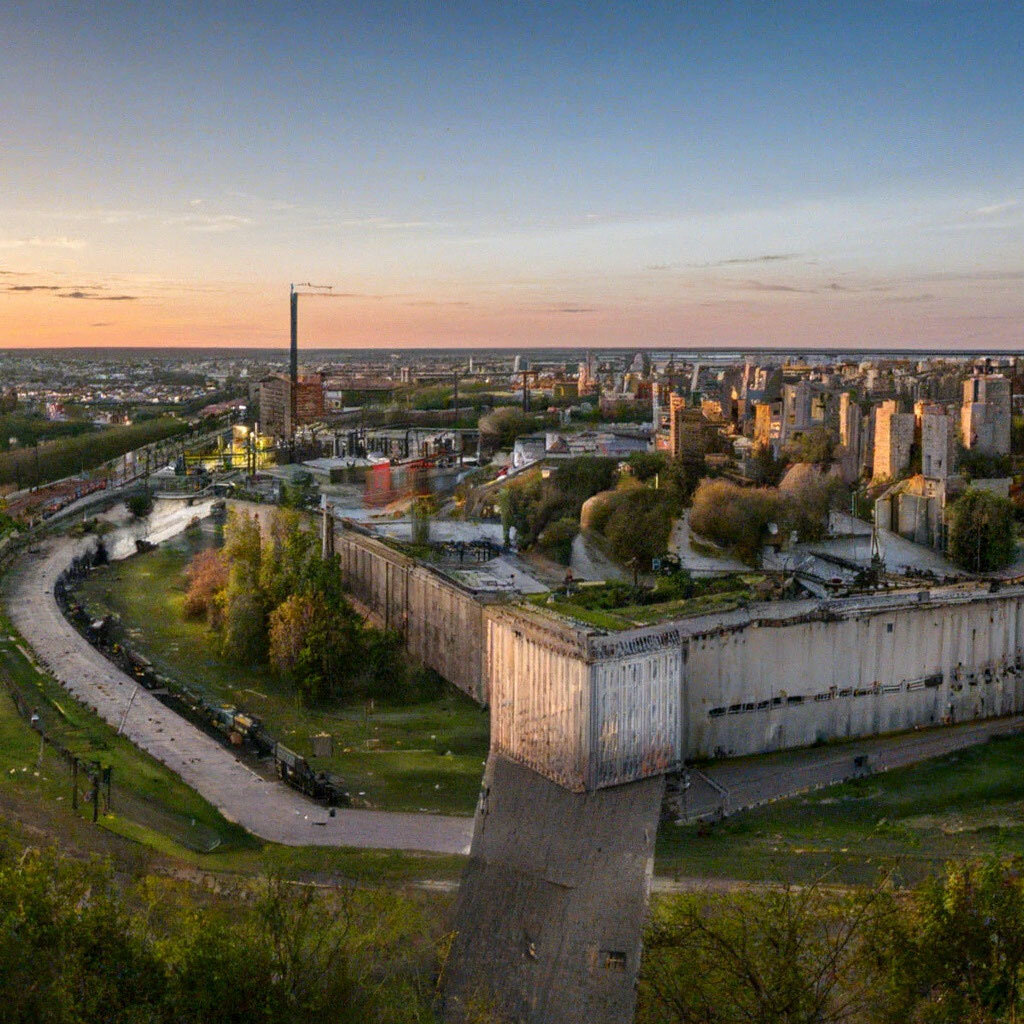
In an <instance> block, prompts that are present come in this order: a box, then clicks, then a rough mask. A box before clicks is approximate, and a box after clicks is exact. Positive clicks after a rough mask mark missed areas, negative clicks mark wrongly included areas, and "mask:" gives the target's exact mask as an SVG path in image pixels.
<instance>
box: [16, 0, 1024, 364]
mask: <svg viewBox="0 0 1024 1024" xmlns="http://www.w3.org/2000/svg"><path fill="white" fill-rule="evenodd" d="M0 38H2V39H3V40H4V58H5V59H4V63H3V65H2V66H0V89H2V90H3V94H4V96H5V97H6V100H7V102H6V103H5V105H4V106H5V114H4V117H3V118H2V119H0V144H2V150H0V185H2V190H0V271H6V272H7V273H6V274H0V278H2V280H0V287H3V286H4V283H5V282H7V281H8V279H10V280H11V281H12V282H13V284H14V285H15V286H17V285H19V284H20V285H21V287H20V288H19V290H18V291H11V290H10V289H11V284H7V294H6V295H5V296H0V299H2V301H0V343H5V342H6V343H7V344H33V343H35V344H54V343H67V344H90V343H91V344H110V343H124V344H132V343H147V342H151V343H154V344H157V343H163V344H174V343H196V344H215V343H224V344H231V343H238V344H245V343H250V342H251V343H253V344H276V343H278V342H279V341H280V340H281V339H282V338H283V337H284V335H285V333H286V330H287V321H286V319H282V318H281V317H280V313H279V310H280V307H281V303H282V298H281V296H282V294H283V293H286V291H287V284H288V282H289V281H290V280H307V279H310V278H312V279H314V280H320V279H324V280H327V281H330V282H333V283H335V284H336V285H337V287H338V290H339V291H341V292H343V293H345V294H346V296H347V298H346V299H344V300H342V301H338V302H324V303H321V304H319V305H318V306H317V307H316V309H315V310H314V309H313V308H312V307H311V312H310V315H309V318H308V329H309V331H310V333H311V335H312V337H311V339H310V340H315V341H316V342H318V343H324V344H329V343H337V344H345V343H350V344H360V345H364V344H380V345H398V344H445V343H451V344H458V343H461V342H464V343H466V344H470V343H472V344H486V343H488V342H493V343H497V344H502V343H507V344H516V345H528V344H563V343H569V342H578V343H580V344H601V343H605V344H630V343H636V344H671V343H678V344H692V343H719V344H724V345H734V344H743V343H748V344H752V345H753V344H765V343H776V344H794V345H799V344H821V343H827V342H834V343H837V344H843V343H846V344H855V343H862V344H878V343H883V342H886V341H891V342H892V343H893V344H901V345H905V344H915V343H920V344H927V345H933V344H936V343H941V342H942V341H944V340H948V341H949V342H950V343H951V344H957V345H960V344H985V343H990V344H993V345H1000V346H1002V345H1006V344H1013V343H1015V341H1014V339H1019V338H1020V323H1021V320H1020V315H1021V304H1022V303H1021V300H1020V299H1019V297H1018V293H1020V291H1021V288H1020V284H1021V277H1022V274H1021V272H1022V270H1024V255H1022V254H1024V131H1022V130H1021V126H1022V124H1024V42H1022V40H1024V6H1022V5H1021V4H1018V3H997V2H989V3H985V2H963V3H960V2H955V0H947V2H899V0H894V2H889V3H835V4H827V5H826V4H790V3H759V4H732V3H713V2H707V3H664V4H659V3H653V4H652V3H648V4H635V3H634V4H582V3H581V4H528V3H511V2H510V3H504V4H466V3H422V4H388V3H382V4H372V5H371V4H342V5H338V4H330V5H328V4H306V5H295V4H283V3H282V4H276V3H262V4H261V3H253V4H241V3H239V4H230V3H210V4H207V5H205V7H203V8H201V9H197V8H195V7H194V6H193V5H191V4H189V5H185V4H166V3H164V4H157V3H147V2H142V3H132V4H114V3H109V4H99V5H97V6H96V7H93V6H91V5H85V4H59V5H58V4H51V5H43V4H38V3H34V4H17V3H13V4H12V3H8V4H5V5H4V6H3V7H2V8H0ZM15 278H17V280H16V281H15V280H14V279H15ZM36 285H38V288H36V287H35V286H36ZM30 289H32V290H30ZM61 289H63V291H61ZM74 294H82V295H86V296H88V297H89V299H90V301H88V302H84V301H68V300H69V299H70V298H71V296H72V295H74ZM115 295H117V296H121V298H120V299H118V300H117V301H113V296H115ZM125 296H131V299H130V300H129V299H126V298H125ZM83 307H86V308H83ZM94 314H98V315H95V316H94ZM93 324H99V325H102V326H95V327H94V326H92V325H93ZM4 335H6V338H4Z"/></svg>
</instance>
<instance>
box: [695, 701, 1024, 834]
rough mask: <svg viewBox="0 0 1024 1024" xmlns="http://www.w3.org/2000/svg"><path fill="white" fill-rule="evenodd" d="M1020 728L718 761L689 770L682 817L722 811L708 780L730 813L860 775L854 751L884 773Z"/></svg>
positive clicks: (986, 725) (1008, 724) (983, 725)
mask: <svg viewBox="0 0 1024 1024" xmlns="http://www.w3.org/2000/svg"><path fill="white" fill-rule="evenodd" d="M1022 730H1024V717H1022V716H1014V717H1010V718H995V719H987V720H985V721H981V722H965V723H964V724H962V725H956V726H945V727H938V728H934V729H922V730H920V731H918V732H912V733H900V734H899V735H896V736H878V737H874V738H871V739H864V740H852V741H851V742H849V743H842V744H836V745H832V746H826V747H813V748H811V749H807V750H794V751H786V752H780V753H779V754H769V755H767V756H764V757H744V758H735V759H732V760H726V761H722V762H720V763H717V764H712V765H710V766H708V767H705V768H704V769H703V771H702V772H691V775H690V781H691V785H690V789H689V791H688V792H687V801H686V807H685V811H686V817H688V818H691V819H692V818H695V817H701V816H703V815H709V814H716V813H718V812H720V811H721V810H722V808H723V796H722V794H721V793H720V792H719V791H718V790H716V789H715V788H714V786H713V785H711V784H709V782H708V781H707V780H709V779H710V780H711V783H714V784H717V785H718V786H720V787H722V789H724V790H725V791H726V793H727V796H726V798H725V802H724V809H725V812H726V813H729V814H731V813H735V812H736V811H740V810H744V809H745V808H748V807H756V806H757V805H759V804H764V803H768V802H770V801H772V800H779V799H782V798H784V797H787V796H793V795H795V794H797V793H801V792H806V791H807V790H810V789H818V788H821V787H822V786H829V785H832V784H833V783H836V782H844V781H846V780H847V779H851V778H853V777H854V776H855V775H856V774H857V773H858V769H857V767H856V766H855V765H854V758H855V757H857V756H858V755H866V756H867V758H868V767H869V769H870V770H871V771H873V772H878V771H888V770H889V769H892V768H903V767H905V766H907V765H911V764H916V763H917V762H919V761H926V760H928V759H929V758H932V757H940V756H942V755H943V754H948V753H951V752H952V751H954V750H961V749H963V748H964V747H969V746H972V745H974V744H977V743H984V742H985V741H986V740H988V739H989V738H991V737H992V736H1000V735H1002V736H1005V735H1010V734H1012V733H1018V732H1021V731H1022Z"/></svg>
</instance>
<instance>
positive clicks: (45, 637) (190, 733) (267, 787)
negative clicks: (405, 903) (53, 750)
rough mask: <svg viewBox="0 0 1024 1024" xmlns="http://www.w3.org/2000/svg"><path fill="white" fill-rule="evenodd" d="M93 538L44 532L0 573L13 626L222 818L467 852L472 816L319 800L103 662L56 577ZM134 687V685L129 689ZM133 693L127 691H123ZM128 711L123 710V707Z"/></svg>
mask: <svg viewBox="0 0 1024 1024" xmlns="http://www.w3.org/2000/svg"><path fill="white" fill-rule="evenodd" d="M91 543H92V541H91V540H90V539H89V538H86V539H82V540H75V539H73V538H69V537H53V538H47V539H46V540H44V541H42V542H40V544H39V545H38V548H37V549H36V550H37V552H38V553H37V554H32V553H29V554H26V555H24V556H22V557H21V558H20V559H19V560H18V562H17V563H16V564H15V565H14V566H13V567H12V568H11V570H10V571H9V572H8V573H7V574H6V576H5V578H4V581H3V599H4V603H5V605H6V607H7V611H8V614H9V615H10V617H11V621H12V622H13V623H14V626H15V628H16V629H17V630H18V632H19V633H20V634H21V635H22V636H23V637H24V638H25V640H26V641H27V642H28V644H29V645H30V646H31V647H32V649H33V651H34V652H35V655H36V657H37V658H38V659H39V661H40V662H41V663H42V664H43V665H44V666H45V667H46V668H47V670H48V671H49V672H50V673H51V674H52V675H53V676H54V677H55V678H56V679H57V680H58V681H59V682H60V683H61V685H62V686H64V687H65V688H66V689H67V690H69V691H70V692H71V693H72V694H73V695H74V696H75V697H77V698H78V699H79V700H80V701H82V703H84V704H86V705H88V706H89V707H94V708H95V709H96V711H97V712H98V713H99V715H100V716H101V717H102V718H103V719H104V720H105V721H106V722H107V723H108V724H110V725H112V726H113V727H114V728H115V729H116V728H118V726H120V725H121V723H122V718H124V724H123V728H122V732H123V733H124V735H125V736H127V737H128V738H129V739H130V740H131V741H132V742H133V743H134V744H135V745H136V746H138V747H141V748H142V749H143V750H145V751H147V752H148V753H149V754H151V755H152V756H153V757H155V758H156V759H157V760H158V761H160V762H162V763H163V764H165V765H166V766H167V767H168V768H170V769H171V771H173V772H175V773H176V774H177V775H179V776H180V777H181V778H182V779H183V780H184V781H185V782H186V783H187V784H188V785H189V786H191V787H192V788H193V789H194V790H196V792H198V793H199V794H200V795H202V796H203V797H205V798H206V799H207V800H208V801H209V802H210V803H211V804H213V805H214V806H215V807H216V808H217V809H218V810H219V811H220V812H221V813H222V814H223V815H224V817H225V818H227V819H229V820H230V821H233V822H236V823H238V824H239V825H242V826H243V827H245V828H246V829H248V830H249V831H250V832H252V833H254V834H255V835H257V836H259V837H260V838H261V839H266V840H268V841H270V842H275V843H284V844H287V845H289V846H355V847H363V848H369V849H390V850H421V851H425V852H431V853H462V854H464V853H468V852H469V845H470V841H471V839H472V837H473V819H472V818H455V817H443V816H441V815H434V814H398V813H393V812H387V811H364V810H348V809H345V808H339V809H338V810H337V812H336V816H335V817H334V818H331V817H329V815H328V813H327V809H326V808H325V807H322V806H320V805H319V804H315V803H313V802H312V801H310V800H307V799H306V798H305V797H304V796H302V795H301V794H299V793H297V792H296V791H295V790H292V789H288V788H287V787H286V786H284V785H282V784H280V783H277V782H270V781H267V780H265V779H262V778H260V777H259V776H258V775H256V774H255V772H253V771H251V770H250V769H249V768H247V767H246V766H245V765H244V764H242V762H240V761H239V760H237V759H236V758H235V757H234V756H233V755H232V754H231V752H230V751H228V750H227V749H225V748H224V747H223V746H221V745H220V744H219V743H218V742H217V741H216V740H215V739H213V738H211V737H210V736H207V735H206V734H205V733H203V732H201V731H200V730H199V729H197V728H196V727H195V726H193V725H191V724H190V723H189V722H187V721H185V719H183V718H181V717H180V716H178V715H176V714H175V713H174V712H173V711H171V710H170V708H168V707H165V706H164V705H163V704H161V703H160V701H158V700H157V699H156V697H154V696H153V695H152V694H151V693H149V692H148V691H147V690H145V689H143V688H142V687H140V686H138V684H137V683H136V682H135V680H133V679H131V678H130V677H129V676H127V675H126V674H125V673H124V672H122V671H121V670H120V669H118V668H117V667H116V666H115V665H113V664H111V663H110V662H109V661H107V659H106V658H104V657H103V655H102V654H100V652H99V651H97V650H96V649H95V648H94V647H92V646H91V645H90V644H89V643H88V642H87V641H86V640H85V638H84V637H82V636H81V635H80V634H79V633H78V632H76V631H75V630H74V629H73V628H72V626H71V624H70V623H69V622H68V621H67V620H66V619H65V618H64V616H63V615H62V614H61V611H60V608H59V607H58V605H57V601H56V599H55V598H54V596H53V588H54V584H55V583H56V581H57V577H58V576H59V575H60V574H61V573H62V572H63V571H64V569H66V568H67V566H68V565H69V564H70V563H71V560H72V559H73V558H74V557H75V555H77V554H80V553H82V552H84V551H85V550H86V549H87V548H88V547H89V545H90V544H91ZM136 691H137V692H136ZM133 693H134V694H135V697H134V700H133V699H132V694H133ZM126 712H127V717H125V714H126Z"/></svg>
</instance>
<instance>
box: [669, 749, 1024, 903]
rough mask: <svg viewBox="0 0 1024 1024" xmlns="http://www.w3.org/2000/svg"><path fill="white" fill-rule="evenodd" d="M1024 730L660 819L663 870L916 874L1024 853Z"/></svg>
mask: <svg viewBox="0 0 1024 1024" xmlns="http://www.w3.org/2000/svg"><path fill="white" fill-rule="evenodd" d="M1022 763H1024V737H1013V738H1010V739H998V740H993V741H991V742H989V743H987V744H983V745H981V746H978V747H973V748H971V749H969V750H966V751H960V752H958V753H956V754H950V755H948V756H947V757H943V758H937V759H935V760H933V761H926V762H924V763H923V764H920V765H916V766H914V767H910V768H902V769H898V770H896V771H891V772H884V773H881V774H879V775H876V776H869V777H867V778H865V779H862V780H858V781H855V782H849V783H844V784H842V785H838V786H832V787H829V788H828V789H824V790H820V791H817V792H814V793H810V794H808V795H806V796H801V797H794V798H793V799H790V800H783V801H779V802H777V803H773V804H768V805H767V806H765V807H761V808H758V809H756V810H752V811H747V812H744V813H742V814H737V815H735V816H734V817H730V818H726V819H725V820H724V821H723V822H720V823H719V824H717V825H714V826H713V827H711V828H710V829H702V828H699V827H698V826H694V825H690V826H684V827H679V826H676V825H665V826H663V827H662V829H661V831H660V833H659V838H658V848H657V867H658V872H659V874H666V875H673V874H674V875H677V876H681V877H695V876H709V877H722V878H739V879H782V880H808V879H810V878H814V877H818V876H820V875H822V874H824V873H826V872H828V873H830V875H831V877H834V878H835V879H836V880H837V881H844V882H850V883H854V882H863V881H869V880H870V879H872V878H874V877H876V876H877V874H878V873H879V871H882V870H889V869H895V870H896V871H897V873H898V875H899V877H901V878H902V879H904V880H906V881H914V880H916V879H918V878H920V877H922V876H923V875H924V874H927V873H929V872H931V871H933V870H935V869H937V868H939V867H940V866H941V865H942V863H943V862H944V861H947V860H951V859H959V858H964V857H975V856H984V855H986V854H990V853H991V854H999V855H1024V772H1022V771H1021V764H1022Z"/></svg>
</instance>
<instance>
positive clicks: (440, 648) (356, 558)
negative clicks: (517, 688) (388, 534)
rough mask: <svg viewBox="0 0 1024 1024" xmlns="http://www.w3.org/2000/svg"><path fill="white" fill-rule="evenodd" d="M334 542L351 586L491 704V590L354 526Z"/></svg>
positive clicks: (431, 662) (423, 653)
mask: <svg viewBox="0 0 1024 1024" xmlns="http://www.w3.org/2000/svg"><path fill="white" fill-rule="evenodd" d="M334 546H335V551H336V552H337V554H338V558H339V561H340V564H341V572H342V577H343V579H344V581H345V586H346V588H347V589H348V590H349V591H350V592H351V593H352V595H353V597H355V598H356V600H357V601H359V603H360V604H362V605H363V606H364V608H365V609H366V610H367V611H368V612H369V613H370V614H371V615H372V616H373V617H374V618H375V619H376V621H377V623H378V624H379V625H381V626H382V627H384V628H386V629H396V630H398V631H399V632H401V633H402V634H403V635H404V636H405V642H406V646H407V647H408V649H409V652H410V653H411V654H412V655H413V657H415V658H417V659H418V660H420V661H421V662H423V664H424V665H427V666H429V667H430V668H432V669H434V671H436V672H438V673H440V674H441V675H442V676H444V678H445V679H447V680H448V681H449V682H451V683H454V684H455V685H456V686H457V687H458V688H459V689H460V690H462V691H463V692H464V693H467V694H468V695H469V696H470V697H472V698H473V699H474V700H476V701H478V702H479V703H481V704H487V703H488V701H489V694H488V688H487V677H486V675H485V673H484V648H485V627H484V612H485V609H486V606H487V598H486V595H475V594H473V593H472V592H471V591H468V590H464V589H463V588H461V587H460V586H458V584H456V583H455V582H454V581H453V580H449V579H447V578H445V577H443V576H441V575H440V574H439V573H436V572H434V571H433V570H431V569H429V568H427V567H426V566H422V565H419V564H418V563H417V562H416V561H415V560H414V559H412V558H409V557H407V556H406V555H403V554H401V553H400V552H398V551H395V550H394V549H392V548H389V547H388V546H387V545H386V544H384V543H382V542H381V541H379V540H376V539H374V538H372V537H367V536H364V535H362V534H360V533H357V532H356V531H354V530H352V529H347V528H345V529H339V530H336V532H335V540H334Z"/></svg>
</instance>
